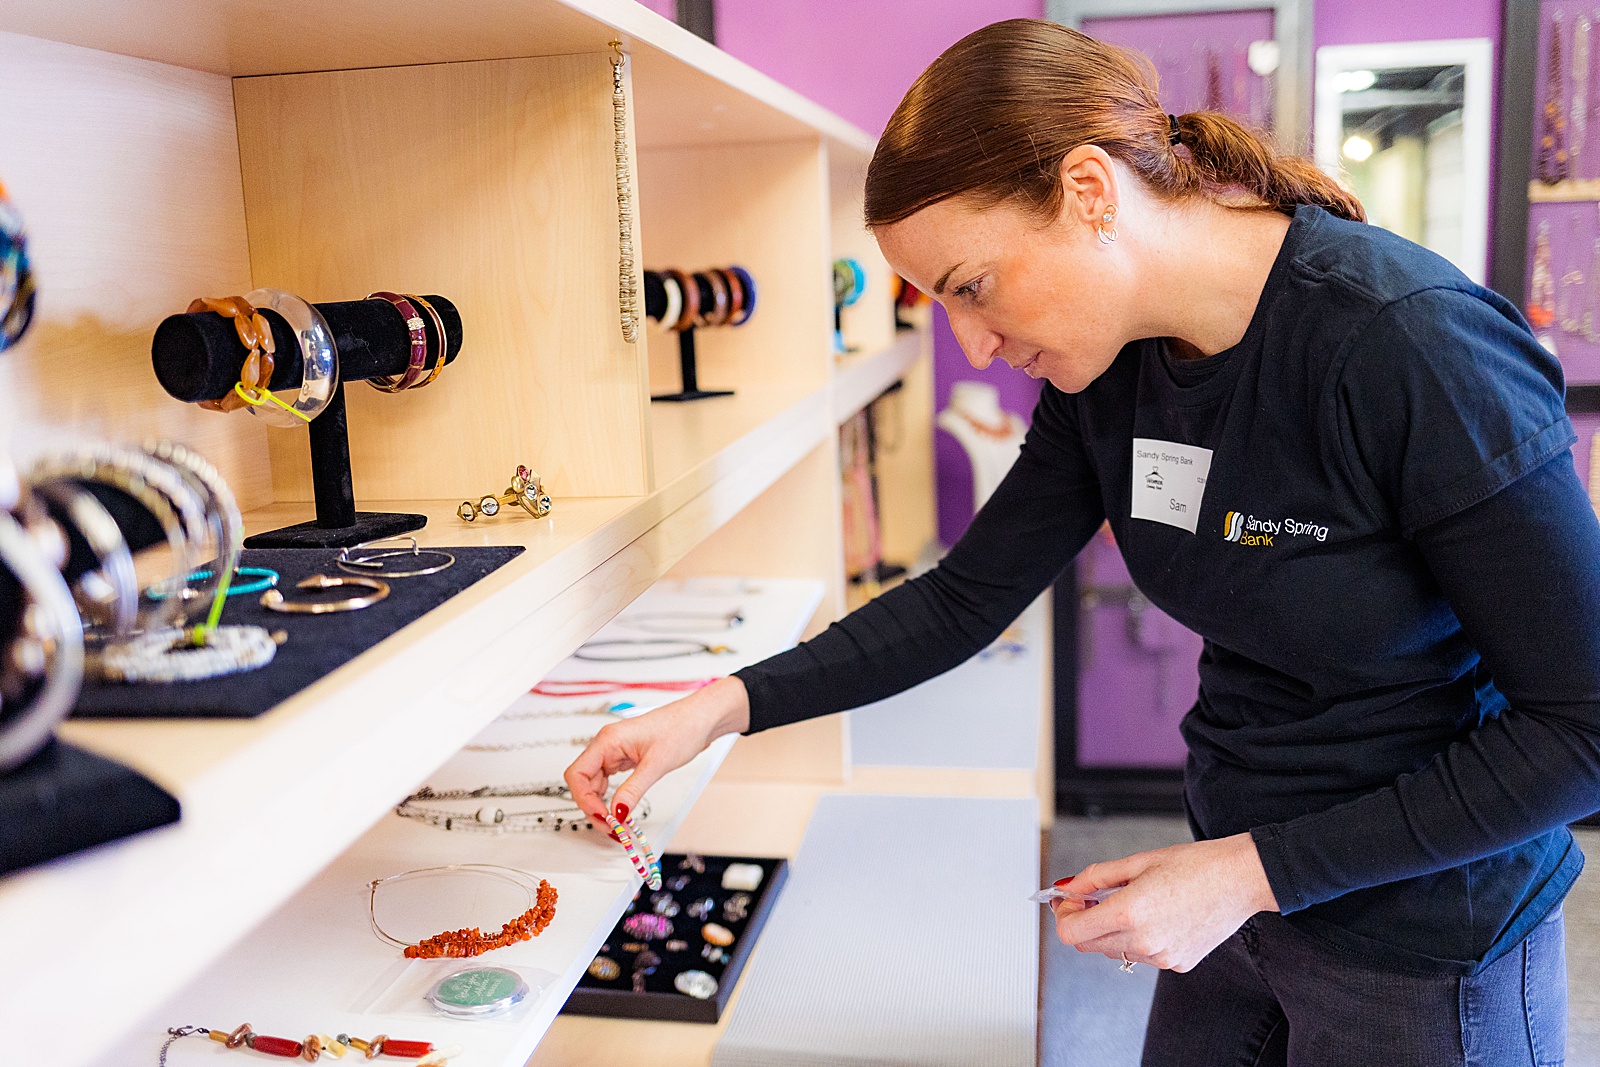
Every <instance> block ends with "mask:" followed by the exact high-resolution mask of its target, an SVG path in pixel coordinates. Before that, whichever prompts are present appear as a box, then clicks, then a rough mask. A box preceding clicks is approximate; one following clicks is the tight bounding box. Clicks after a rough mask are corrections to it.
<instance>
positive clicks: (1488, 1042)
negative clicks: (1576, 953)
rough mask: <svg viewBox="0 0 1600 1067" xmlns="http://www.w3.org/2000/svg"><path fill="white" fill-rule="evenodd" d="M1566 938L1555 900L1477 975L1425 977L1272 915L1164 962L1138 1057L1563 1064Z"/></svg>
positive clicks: (1285, 1065)
mask: <svg viewBox="0 0 1600 1067" xmlns="http://www.w3.org/2000/svg"><path fill="white" fill-rule="evenodd" d="M1566 946H1567V932H1566V924H1565V922H1564V920H1563V918H1562V912H1561V909H1560V908H1557V909H1556V910H1555V911H1554V912H1552V913H1551V915H1550V918H1548V919H1546V920H1545V921H1544V922H1543V923H1541V924H1540V925H1539V926H1538V927H1536V928H1535V929H1534V931H1533V933H1531V934H1529V935H1528V936H1527V938H1525V939H1524V940H1523V942H1522V944H1520V945H1518V946H1517V947H1516V948H1514V949H1512V950H1511V951H1510V952H1508V953H1506V954H1505V955H1504V956H1502V957H1500V958H1499V959H1498V960H1496V961H1495V962H1494V963H1491V964H1490V965H1489V966H1488V967H1485V968H1484V969H1483V970H1482V971H1481V972H1479V973H1478V974H1475V975H1473V976H1471V977H1470V978H1460V977H1446V976H1434V977H1419V976H1415V975H1410V974H1405V973H1402V972H1398V971H1393V970H1385V969H1383V968H1382V967H1380V966H1378V965H1374V964H1370V963H1366V962H1364V961H1362V960H1360V959H1357V958H1355V957H1352V956H1349V955H1346V954H1344V953H1342V952H1340V951H1339V950H1337V949H1335V948H1331V947H1328V946H1325V945H1324V944H1323V943H1322V942H1320V941H1318V940H1316V939H1314V938H1312V937H1311V936H1310V935H1308V934H1305V933H1302V932H1301V931H1300V930H1298V929H1296V928H1295V927H1293V926H1291V925H1290V924H1289V923H1288V922H1287V921H1286V920H1284V919H1283V918H1282V917H1281V916H1278V915H1274V914H1270V913H1263V914H1260V915H1257V916H1256V917H1255V918H1253V919H1251V920H1250V921H1249V922H1247V923H1245V924H1244V926H1242V927H1241V928H1240V929H1239V931H1238V933H1236V934H1234V935H1233V936H1232V937H1230V938H1229V939H1228V940H1226V941H1224V942H1223V943H1222V944H1221V945H1219V946H1217V948H1216V949H1215V950H1213V951H1212V953H1211V955H1209V956H1207V957H1206V958H1205V959H1204V960H1202V961H1201V963H1200V965H1199V966H1198V967H1196V968H1195V969H1194V970H1192V971H1190V972H1189V973H1188V974H1176V973H1174V972H1172V971H1163V972H1161V976H1160V977H1159V978H1158V979H1157V980H1156V992H1155V1000H1154V1001H1153V1002H1152V1004H1151V1005H1150V1026H1149V1029H1148V1030H1147V1031H1146V1033H1145V1039H1144V1060H1143V1067H1235V1065H1237V1067H1374V1065H1378V1064H1381V1065H1383V1067H1561V1065H1562V1064H1564V1063H1565V1062H1566V1048H1567V951H1566Z"/></svg>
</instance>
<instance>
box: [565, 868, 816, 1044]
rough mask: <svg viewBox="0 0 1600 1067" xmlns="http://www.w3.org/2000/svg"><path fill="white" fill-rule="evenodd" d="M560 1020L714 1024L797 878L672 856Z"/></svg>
mask: <svg viewBox="0 0 1600 1067" xmlns="http://www.w3.org/2000/svg"><path fill="white" fill-rule="evenodd" d="M661 874H662V886H661V889H660V890H658V891H652V890H651V889H650V887H649V886H643V887H641V888H640V889H639V892H638V894H637V895H635V896H634V898H633V901H632V903H630V904H629V905H628V910H627V911H626V912H624V913H623V916H622V918H621V920H619V921H618V923H617V925H616V926H615V928H613V929H612V931H611V935H610V936H609V937H608V938H606V942H605V944H604V945H603V946H601V949H600V952H599V954H598V955H596V956H595V958H594V960H593V961H591V962H590V964H589V967H588V970H587V971H586V972H585V973H584V975H583V977H582V978H580V979H579V980H578V986H577V988H576V989H574V990H573V991H572V995H571V996H570V997H568V998H567V1003H566V1006H565V1007H563V1008H562V1009H561V1010H562V1011H563V1012H565V1013H571V1014H574V1015H606V1016H612V1017H615V1018H626V1019H667V1020H671V1021H674V1022H688V1023H714V1022H716V1021H717V1020H718V1019H720V1018H721V1017H722V1011H723V1009H724V1008H726V1007H727V1006H728V998H729V997H731V996H732V995H733V987H734V986H735V985H737V984H738V982H739V975H740V973H741V972H742V971H743V970H744V965H745V963H746V962H747V961H748V960H749V958H750V953H751V951H752V950H753V949H754V948H755V943H756V939H757V938H758V937H760V936H761V927H762V926H763V925H765V924H766V921H767V916H768V915H770V914H771V913H772V908H773V906H774V905H775V904H776V903H777V899H778V893H779V892H780V891H781V890H782V888H783V883H784V881H785V880H786V879H787V878H788V876H789V863H788V861H787V860H783V859H761V858H755V857H747V856H703V855H697V854H695V853H692V852H690V853H677V854H674V853H668V854H667V855H664V856H662V857H661Z"/></svg>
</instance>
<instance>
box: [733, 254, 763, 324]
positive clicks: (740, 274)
mask: <svg viewBox="0 0 1600 1067" xmlns="http://www.w3.org/2000/svg"><path fill="white" fill-rule="evenodd" d="M728 273H729V274H731V275H733V276H734V277H735V278H737V279H739V285H740V287H741V288H743V290H744V309H743V310H742V311H740V312H739V314H738V315H737V316H736V317H735V318H734V319H733V320H732V321H731V322H729V323H728V325H729V326H743V325H744V324H745V323H746V322H748V321H749V320H750V316H751V315H753V314H755V310H756V280H755V279H754V278H752V277H751V276H750V272H749V271H747V270H745V269H744V268H743V267H729V268H728Z"/></svg>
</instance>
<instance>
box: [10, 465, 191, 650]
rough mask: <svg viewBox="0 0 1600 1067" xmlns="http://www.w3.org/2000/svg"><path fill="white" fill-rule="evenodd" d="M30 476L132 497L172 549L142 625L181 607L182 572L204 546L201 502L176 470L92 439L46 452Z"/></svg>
mask: <svg viewBox="0 0 1600 1067" xmlns="http://www.w3.org/2000/svg"><path fill="white" fill-rule="evenodd" d="M28 480H29V481H30V482H48V481H59V480H68V481H73V482H78V483H83V482H91V483H96V484H100V485H109V486H111V487H112V488H114V489H118V490H121V491H122V492H123V493H125V494H127V495H128V496H130V497H132V498H133V499H134V501H135V502H136V503H138V504H139V505H140V506H141V507H143V508H144V509H145V510H146V511H148V512H149V513H150V514H151V516H152V517H154V519H155V520H156V522H157V523H158V524H160V526H161V530H162V533H163V534H164V535H165V537H166V542H167V548H168V550H169V551H170V552H171V554H172V568H173V569H172V571H171V573H170V575H169V576H168V577H167V578H166V579H164V580H163V581H162V582H160V583H158V585H159V587H160V588H161V589H162V590H163V591H164V592H165V593H166V595H167V597H166V600H165V602H163V603H162V604H160V605H159V606H158V610H157V611H155V612H154V613H153V616H152V618H150V619H148V620H146V627H147V628H153V627H156V626H162V625H165V624H166V623H168V622H169V621H171V620H172V619H173V618H175V617H176V616H177V615H178V614H179V612H180V611H181V608H182V594H183V590H184V588H185V582H184V576H185V575H187V574H188V573H189V571H190V569H191V567H192V566H193V565H194V563H195V561H196V553H197V547H196V546H203V544H204V540H205V531H206V517H205V507H204V505H203V504H202V503H201V501H200V499H199V497H198V496H196V495H195V493H194V491H193V489H192V488H190V486H189V485H188V483H186V482H185V481H184V480H183V478H182V477H181V476H180V475H179V474H178V472H177V471H176V470H174V469H173V468H172V467H170V466H168V465H167V464H165V463H162V462H161V461H159V460H156V459H154V458H152V457H150V456H147V455H145V454H143V453H140V452H134V451H132V450H131V449H123V448H117V447H115V446H112V445H97V446H94V447H88V448H80V449H76V450H73V451H68V452H62V453H57V454H51V455H46V456H44V457H42V458H41V459H40V460H39V461H37V462H36V463H35V464H34V466H33V469H32V470H31V471H30V472H29V475H28Z"/></svg>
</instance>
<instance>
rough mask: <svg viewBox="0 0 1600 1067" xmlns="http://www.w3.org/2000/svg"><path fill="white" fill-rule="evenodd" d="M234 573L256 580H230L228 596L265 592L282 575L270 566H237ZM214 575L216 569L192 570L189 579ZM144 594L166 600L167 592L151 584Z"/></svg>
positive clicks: (208, 577)
mask: <svg viewBox="0 0 1600 1067" xmlns="http://www.w3.org/2000/svg"><path fill="white" fill-rule="evenodd" d="M233 574H234V577H236V578H254V579H255V581H253V582H246V583H244V584H243V585H240V584H236V583H233V582H229V583H228V592H227V593H226V594H225V595H227V596H249V595H250V594H251V593H261V592H265V591H266V590H268V589H271V588H272V587H273V586H275V585H277V584H278V579H279V577H280V576H279V574H278V572H277V571H275V570H273V569H272V568H270V567H235V568H234V569H233ZM214 577H216V572H215V571H210V570H203V571H191V572H190V574H189V579H188V580H189V581H191V582H204V581H208V580H210V579H211V578H214ZM144 595H145V596H147V597H149V598H150V599H151V600H164V599H165V598H166V595H167V594H166V593H164V592H162V591H161V590H160V589H157V588H156V587H155V586H151V587H150V588H149V589H146V590H145V591H144ZM184 595H185V596H187V597H190V598H192V597H193V596H194V595H196V594H195V593H194V591H193V590H186V591H185V593H184Z"/></svg>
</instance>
